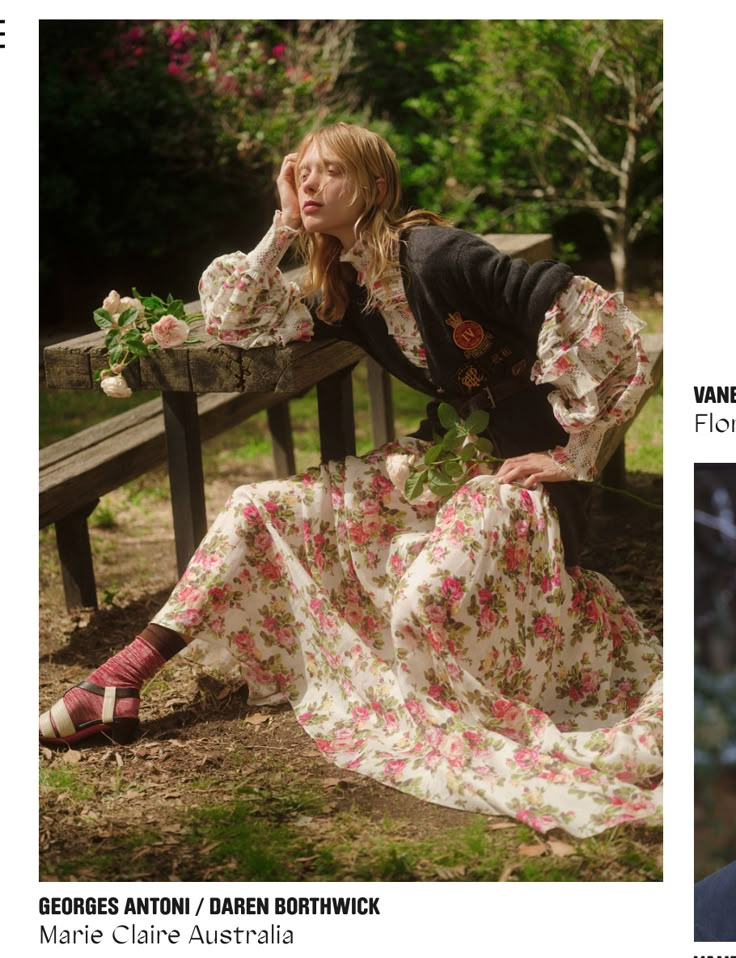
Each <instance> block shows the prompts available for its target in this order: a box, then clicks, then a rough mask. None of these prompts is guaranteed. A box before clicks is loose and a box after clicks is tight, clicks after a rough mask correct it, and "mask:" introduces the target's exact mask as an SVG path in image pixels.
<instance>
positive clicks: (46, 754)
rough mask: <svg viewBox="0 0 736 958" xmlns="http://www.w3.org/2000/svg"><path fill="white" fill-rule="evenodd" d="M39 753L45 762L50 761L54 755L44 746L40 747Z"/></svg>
mask: <svg viewBox="0 0 736 958" xmlns="http://www.w3.org/2000/svg"><path fill="white" fill-rule="evenodd" d="M41 755H43V757H44V758H45V759H46V761H47V762H50V761H51V759H52V758H53V757H54V753H53V752H52V751H51V749H50V748H45V747H44V748H42V749H41Z"/></svg>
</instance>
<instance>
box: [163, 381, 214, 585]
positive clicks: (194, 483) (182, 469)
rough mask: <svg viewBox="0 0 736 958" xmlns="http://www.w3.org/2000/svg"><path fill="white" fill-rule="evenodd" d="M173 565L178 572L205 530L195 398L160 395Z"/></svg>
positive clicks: (184, 567) (200, 451)
mask: <svg viewBox="0 0 736 958" xmlns="http://www.w3.org/2000/svg"><path fill="white" fill-rule="evenodd" d="M163 406H164V427H165V430H166V449H167V458H168V461H169V486H170V488H171V507H172V510H173V515H174V539H175V542H176V564H177V568H178V570H179V575H181V574H182V573H183V572H184V570H185V569H186V567H187V563H188V562H189V560H190V559H191V557H192V555H193V554H194V550H195V549H196V548H197V546H198V545H199V543H200V542H201V540H202V538H203V537H204V534H205V532H206V531H207V510H206V506H205V497H204V474H203V471H202V447H201V440H200V436H199V417H198V416H197V397H196V396H194V395H193V393H187V392H178V393H177V392H165V393H164V394H163Z"/></svg>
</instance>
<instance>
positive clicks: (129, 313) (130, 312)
mask: <svg viewBox="0 0 736 958" xmlns="http://www.w3.org/2000/svg"><path fill="white" fill-rule="evenodd" d="M137 316H138V310H137V309H136V308H135V306H132V307H131V308H130V309H124V310H123V312H122V313H121V314H120V316H118V326H125V325H126V324H127V323H132V322H133V320H134V319H136V317H137Z"/></svg>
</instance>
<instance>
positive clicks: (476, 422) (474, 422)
mask: <svg viewBox="0 0 736 958" xmlns="http://www.w3.org/2000/svg"><path fill="white" fill-rule="evenodd" d="M490 420H491V417H490V416H489V415H488V413H487V412H486V411H485V409H474V410H473V412H471V414H470V415H469V416H468V418H467V419H466V420H465V428H466V429H467V430H468V432H471V433H473V435H474V436H479V435H480V434H481V433H482V432H485V430H486V429H487V428H488V423H489V422H490Z"/></svg>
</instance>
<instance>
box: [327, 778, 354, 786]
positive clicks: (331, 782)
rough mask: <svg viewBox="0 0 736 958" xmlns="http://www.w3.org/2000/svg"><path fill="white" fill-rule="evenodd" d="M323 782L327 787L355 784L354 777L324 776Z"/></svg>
mask: <svg viewBox="0 0 736 958" xmlns="http://www.w3.org/2000/svg"><path fill="white" fill-rule="evenodd" d="M322 784H323V785H324V787H325V788H338V787H339V786H340V785H354V784H355V782H354V781H353V780H352V778H323V779H322Z"/></svg>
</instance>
